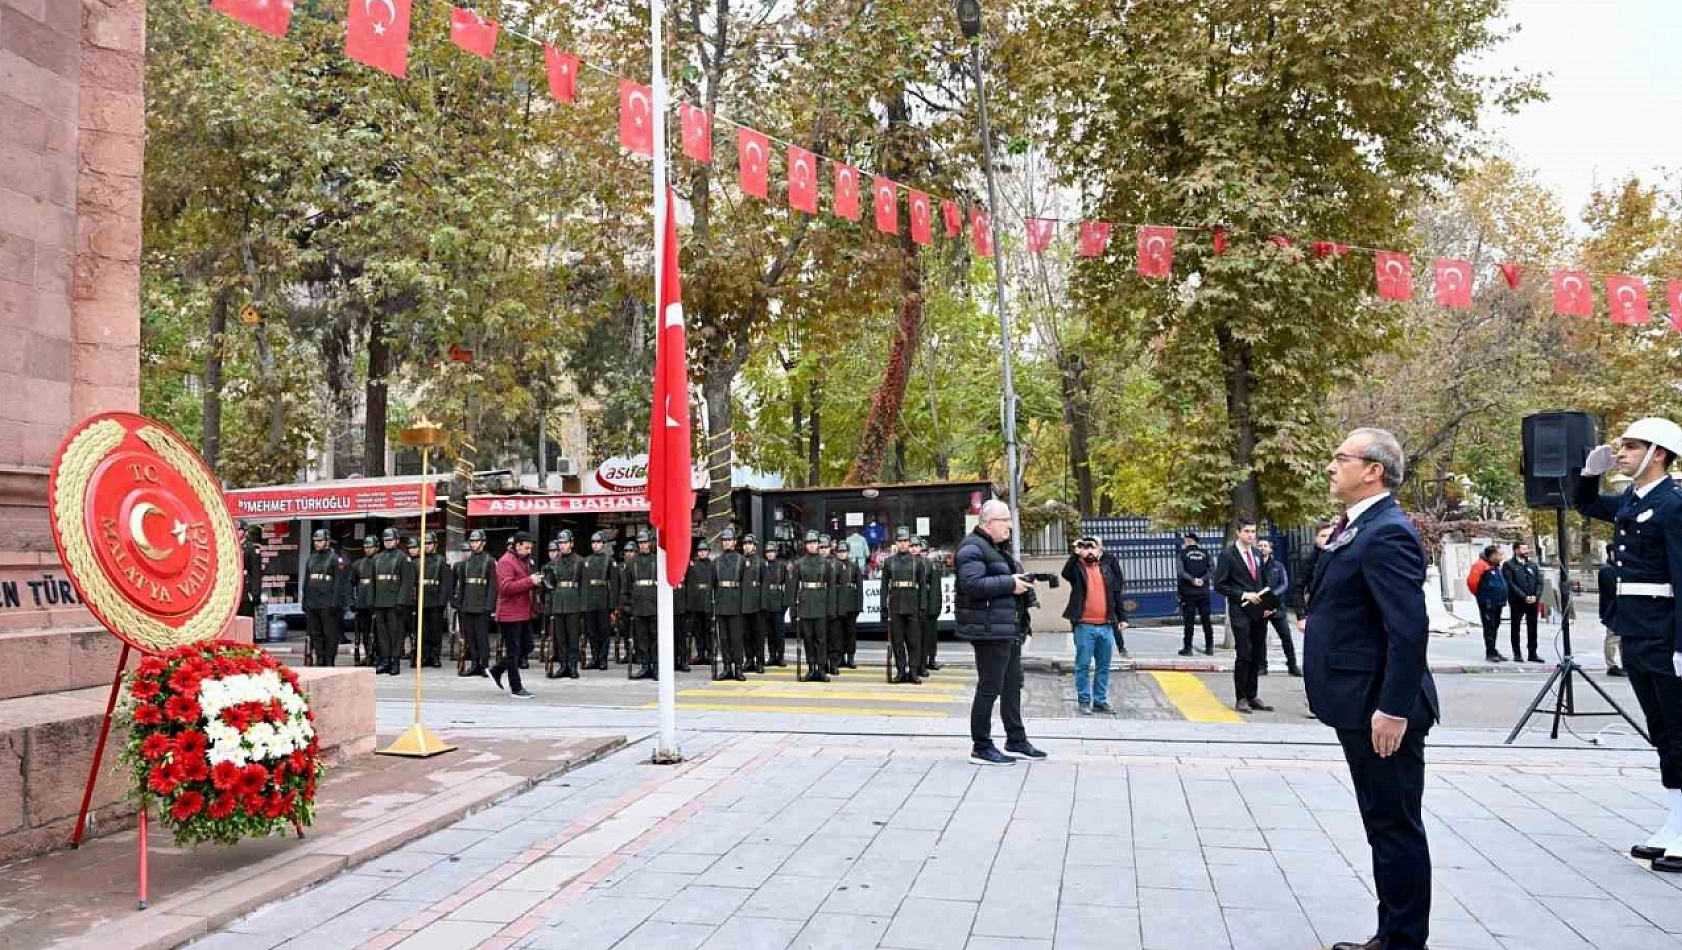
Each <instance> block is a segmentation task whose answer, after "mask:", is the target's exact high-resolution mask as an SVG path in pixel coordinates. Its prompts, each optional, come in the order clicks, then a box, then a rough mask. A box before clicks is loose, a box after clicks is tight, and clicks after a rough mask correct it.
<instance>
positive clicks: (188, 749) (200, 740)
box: [175, 729, 210, 755]
mask: <svg viewBox="0 0 1682 950" xmlns="http://www.w3.org/2000/svg"><path fill="white" fill-rule="evenodd" d="M208 748H210V739H209V738H208V737H206V736H205V734H204V733H202V732H199V731H198V730H197V729H194V730H191V731H189V732H183V733H181V734H180V735H178V736H176V737H175V750H176V751H177V752H180V753H181V754H182V755H194V754H197V753H200V752H203V751H204V750H206V749H208Z"/></svg>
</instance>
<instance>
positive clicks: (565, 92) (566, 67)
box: [543, 43, 578, 102]
mask: <svg viewBox="0 0 1682 950" xmlns="http://www.w3.org/2000/svg"><path fill="white" fill-rule="evenodd" d="M543 67H544V69H545V70H547V71H548V73H549V95H550V96H551V97H553V98H554V100H555V101H556V102H572V101H574V100H576V99H577V98H578V57H576V56H574V55H572V54H571V53H563V52H561V51H560V50H558V49H556V48H555V47H553V46H550V45H549V44H548V43H544V44H543Z"/></svg>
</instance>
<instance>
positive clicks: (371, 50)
mask: <svg viewBox="0 0 1682 950" xmlns="http://www.w3.org/2000/svg"><path fill="white" fill-rule="evenodd" d="M410 2H411V0H351V3H350V9H349V10H347V11H346V12H345V55H346V56H349V57H350V58H351V59H354V60H356V61H357V62H359V63H361V64H362V65H364V66H372V67H374V68H375V69H377V70H379V71H380V72H382V73H388V74H390V75H393V76H396V77H398V78H400V79H402V78H406V77H407V76H408V75H409V4H410Z"/></svg>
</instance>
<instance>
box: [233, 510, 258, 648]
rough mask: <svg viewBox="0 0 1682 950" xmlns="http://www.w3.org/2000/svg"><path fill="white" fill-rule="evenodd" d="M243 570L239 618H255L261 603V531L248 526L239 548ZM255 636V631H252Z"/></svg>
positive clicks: (253, 526)
mask: <svg viewBox="0 0 1682 950" xmlns="http://www.w3.org/2000/svg"><path fill="white" fill-rule="evenodd" d="M240 550H241V557H242V559H243V566H244V569H245V590H244V591H243V592H242V595H241V597H240V601H239V615H240V616H241V617H255V616H257V606H258V605H259V604H261V603H262V602H263V529H262V528H260V527H258V526H257V525H250V526H248V527H247V528H246V529H245V544H244V545H243V546H242V547H241V549H240ZM252 635H253V636H255V635H256V631H252Z"/></svg>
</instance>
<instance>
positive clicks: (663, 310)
mask: <svg viewBox="0 0 1682 950" xmlns="http://www.w3.org/2000/svg"><path fill="white" fill-rule="evenodd" d="M665 201H666V215H665V217H666V226H665V228H664V231H665V234H664V237H663V240H662V241H661V245H662V246H661V248H660V261H661V264H660V306H659V309H658V311H657V312H658V314H659V327H658V329H657V332H656V334H655V337H654V403H653V406H652V407H651V408H650V410H649V413H648V483H647V484H648V488H647V491H648V523H649V524H650V525H653V526H654V528H655V530H656V531H658V532H659V544H660V550H661V551H662V552H663V553H664V554H665V556H666V578H667V580H668V583H671V584H672V585H673V586H676V584H677V582H678V581H680V580H681V579H682V578H683V575H684V573H685V572H686V571H688V570H689V543H690V537H689V535H690V529H689V524H690V520H689V515H690V512H692V511H694V509H695V488H694V486H693V484H691V482H690V479H691V477H692V475H691V470H692V469H693V467H694V464H695V463H694V460H693V458H691V456H690V451H691V446H690V435H689V358H688V354H687V350H686V346H687V344H686V343H685V341H684V323H683V283H682V280H681V278H680V276H679V274H678V253H677V212H676V209H675V208H674V207H673V205H674V201H673V196H672V189H671V188H669V187H668V188H667V189H666V194H665Z"/></svg>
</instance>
